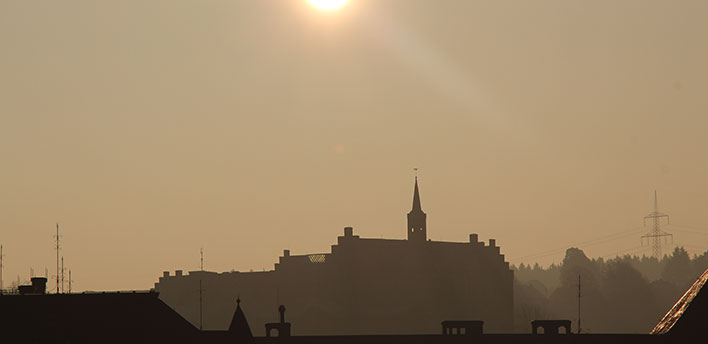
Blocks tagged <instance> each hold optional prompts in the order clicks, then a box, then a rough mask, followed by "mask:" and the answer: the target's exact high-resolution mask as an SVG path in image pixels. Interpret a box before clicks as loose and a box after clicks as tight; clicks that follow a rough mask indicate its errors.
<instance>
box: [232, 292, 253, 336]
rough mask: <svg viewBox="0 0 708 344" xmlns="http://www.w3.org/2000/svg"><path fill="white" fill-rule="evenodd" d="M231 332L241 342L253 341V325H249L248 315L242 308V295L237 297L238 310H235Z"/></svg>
mask: <svg viewBox="0 0 708 344" xmlns="http://www.w3.org/2000/svg"><path fill="white" fill-rule="evenodd" d="M229 333H230V334H231V336H232V337H234V338H236V339H238V340H239V341H240V342H241V343H251V342H253V333H252V332H251V327H250V326H248V321H247V320H246V315H245V314H243V310H242V309H241V297H238V298H237V299H236V311H235V312H234V317H233V318H232V319H231V325H230V326H229Z"/></svg>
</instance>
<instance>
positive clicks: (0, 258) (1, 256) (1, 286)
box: [0, 245, 4, 293]
mask: <svg viewBox="0 0 708 344" xmlns="http://www.w3.org/2000/svg"><path fill="white" fill-rule="evenodd" d="M3 256H4V254H3V253H2V245H0V293H2V288H3V284H2V269H3V266H2V258H3Z"/></svg>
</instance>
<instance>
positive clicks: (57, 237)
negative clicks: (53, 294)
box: [54, 222, 61, 294]
mask: <svg viewBox="0 0 708 344" xmlns="http://www.w3.org/2000/svg"><path fill="white" fill-rule="evenodd" d="M54 237H55V238H56V240H57V247H56V250H57V294H59V286H60V285H59V277H60V275H59V238H61V236H59V222H57V235H55V236H54Z"/></svg>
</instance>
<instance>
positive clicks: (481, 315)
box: [155, 178, 514, 336]
mask: <svg viewBox="0 0 708 344" xmlns="http://www.w3.org/2000/svg"><path fill="white" fill-rule="evenodd" d="M426 218H427V215H426V213H425V212H423V208H422V205H421V197H420V191H419V187H418V180H417V178H416V180H415V185H414V191H413V204H412V209H411V211H410V212H409V213H408V216H407V220H408V221H407V226H406V231H407V236H406V237H407V240H394V239H373V238H361V237H359V236H358V235H356V234H355V233H354V229H353V228H351V227H346V228H344V232H343V233H342V235H341V236H339V237H338V238H337V243H336V244H335V245H333V246H332V248H331V252H329V253H318V254H307V255H291V254H290V251H289V250H284V251H283V255H282V256H281V257H279V260H278V263H276V264H275V268H274V270H271V271H263V272H238V271H234V272H223V273H216V272H208V271H190V272H189V273H188V274H183V272H182V271H181V270H178V271H176V272H175V274H170V273H169V272H165V273H164V274H163V276H162V277H160V279H159V281H158V282H157V283H155V290H156V291H158V292H159V293H160V298H161V299H162V300H163V301H164V302H165V303H167V304H168V305H170V306H171V307H172V308H174V309H175V310H176V311H177V312H179V313H180V314H182V315H183V316H184V317H185V318H186V319H188V320H190V321H191V322H192V323H193V324H195V325H197V326H198V325H199V319H200V318H199V311H200V307H201V311H202V312H203V320H202V321H203V323H204V328H205V329H226V328H228V326H229V322H230V320H231V316H232V315H233V309H234V308H235V307H236V305H235V303H234V302H235V300H236V299H237V298H238V296H240V297H241V298H243V299H248V300H249V305H251V307H250V308H249V319H250V321H252V322H253V323H268V322H271V323H272V322H275V321H277V318H275V317H274V315H273V310H274V309H277V307H278V305H280V304H287V305H288V309H289V312H288V318H289V319H290V320H291V321H292V322H293V323H295V324H297V327H296V328H293V333H294V334H298V335H306V334H361V333H368V334H384V333H386V334H395V333H430V334H433V333H440V321H441V320H442V319H464V320H482V321H484V326H485V331H487V332H511V329H512V325H513V324H512V319H513V278H514V277H513V271H512V270H511V269H510V268H509V263H508V262H506V261H505V260H504V255H502V254H501V253H500V249H499V247H498V246H497V245H496V242H495V240H494V239H489V242H488V243H486V244H485V243H484V242H480V241H479V239H478V235H477V234H471V235H470V236H469V241H468V242H442V241H432V240H430V239H428V237H427V226H426ZM200 283H201V290H203V292H204V297H203V302H202V304H201V305H200V302H199V290H200ZM253 330H254V335H259V336H262V335H265V330H264V329H263V328H261V327H257V328H254V329H253Z"/></svg>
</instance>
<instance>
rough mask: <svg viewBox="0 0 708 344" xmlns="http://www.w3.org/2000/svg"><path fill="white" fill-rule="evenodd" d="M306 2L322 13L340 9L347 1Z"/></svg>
mask: <svg viewBox="0 0 708 344" xmlns="http://www.w3.org/2000/svg"><path fill="white" fill-rule="evenodd" d="M307 2H309V3H310V4H311V5H312V6H315V7H317V8H318V9H321V10H323V11H334V10H336V9H339V8H342V6H344V5H346V4H347V2H349V0H307Z"/></svg>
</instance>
